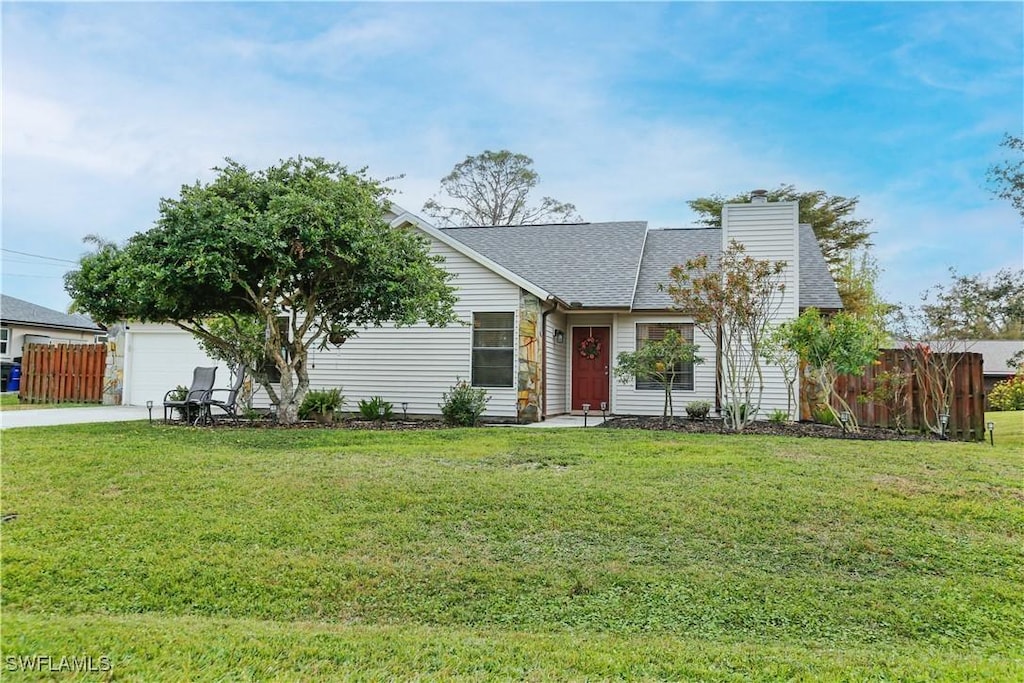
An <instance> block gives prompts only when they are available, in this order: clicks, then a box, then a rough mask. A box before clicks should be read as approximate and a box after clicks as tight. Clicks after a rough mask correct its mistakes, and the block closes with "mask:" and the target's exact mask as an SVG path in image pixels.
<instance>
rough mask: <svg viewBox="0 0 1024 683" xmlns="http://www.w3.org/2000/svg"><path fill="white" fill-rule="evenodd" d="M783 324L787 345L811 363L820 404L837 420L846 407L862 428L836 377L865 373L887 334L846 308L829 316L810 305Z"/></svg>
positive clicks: (783, 335) (851, 423) (854, 425)
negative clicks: (840, 389) (841, 391)
mask: <svg viewBox="0 0 1024 683" xmlns="http://www.w3.org/2000/svg"><path fill="white" fill-rule="evenodd" d="M781 327H782V332H781V335H782V339H783V340H784V342H783V343H784V345H785V346H786V348H788V349H790V350H792V351H793V352H794V353H796V355H797V356H798V357H799V358H800V360H801V361H803V362H804V363H806V364H807V366H808V369H809V370H810V372H811V375H812V377H813V379H814V381H815V383H816V384H817V389H818V399H819V400H820V401H821V405H820V407H821V408H823V409H827V410H828V411H829V412H830V413H831V414H832V417H833V419H834V420H835V421H837V422H838V421H840V412H841V411H846V412H847V413H849V416H850V420H851V422H850V428H851V429H852V430H853V431H858V426H857V416H856V413H855V412H854V411H853V410H852V408H851V407H850V404H849V403H847V402H846V400H845V399H844V398H843V397H842V396H841V395H840V394H839V392H837V391H836V380H838V379H839V376H840V375H853V376H857V377H859V376H860V375H862V374H864V369H865V368H866V367H867V366H868V365H871V364H872V363H874V362H875V360H876V359H877V358H878V346H879V344H880V343H882V342H883V341H884V335H883V334H882V333H881V332H880V330H878V328H876V327H874V326H873V325H872V324H871V322H870V321H868V320H866V319H864V318H859V317H857V316H855V315H851V314H849V313H845V312H841V313H836V314H835V315H832V316H827V317H826V316H823V315H822V314H821V313H820V312H819V311H818V309H816V308H808V309H807V310H805V311H804V312H803V313H801V314H800V316H799V317H798V318H796V319H795V320H789V321H787V322H785V323H783V324H782V326H781Z"/></svg>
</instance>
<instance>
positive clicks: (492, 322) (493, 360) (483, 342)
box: [472, 312, 516, 387]
mask: <svg viewBox="0 0 1024 683" xmlns="http://www.w3.org/2000/svg"><path fill="white" fill-rule="evenodd" d="M515 325H516V316H515V313H511V312H510V313H474V314H473V378H472V383H473V386H474V387H511V386H512V380H513V377H514V371H515V355H516V346H515V342H516V330H515Z"/></svg>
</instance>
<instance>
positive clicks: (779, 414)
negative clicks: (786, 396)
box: [768, 408, 789, 424]
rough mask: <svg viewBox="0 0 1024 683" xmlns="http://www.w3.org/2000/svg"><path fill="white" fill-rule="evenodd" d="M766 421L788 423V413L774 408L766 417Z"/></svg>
mask: <svg viewBox="0 0 1024 683" xmlns="http://www.w3.org/2000/svg"><path fill="white" fill-rule="evenodd" d="M768 420H769V421H771V422H778V423H779V424H782V423H783V422H789V412H788V411H786V410H783V409H782V408H776V409H775V410H773V411H772V412H771V414H770V415H769V416H768Z"/></svg>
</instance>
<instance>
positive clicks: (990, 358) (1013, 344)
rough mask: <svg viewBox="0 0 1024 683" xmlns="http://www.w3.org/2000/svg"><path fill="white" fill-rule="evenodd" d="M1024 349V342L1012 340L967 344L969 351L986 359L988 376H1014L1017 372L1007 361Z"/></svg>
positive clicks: (971, 342)
mask: <svg viewBox="0 0 1024 683" xmlns="http://www.w3.org/2000/svg"><path fill="white" fill-rule="evenodd" d="M1022 349H1024V341H1022V340H1020V339H1012V340H1010V341H997V340H989V339H986V340H984V341H969V342H967V350H968V351H971V352H972V353H980V354H981V355H982V357H983V358H984V361H985V364H984V369H985V374H986V375H1007V376H1009V375H1013V374H1014V373H1015V372H1016V371H1017V370H1016V368H1011V367H1010V366H1009V364H1008V362H1007V361H1009V360H1010V357H1011V356H1012V355H1013V354H1015V353H1018V352H1019V351H1021V350H1022Z"/></svg>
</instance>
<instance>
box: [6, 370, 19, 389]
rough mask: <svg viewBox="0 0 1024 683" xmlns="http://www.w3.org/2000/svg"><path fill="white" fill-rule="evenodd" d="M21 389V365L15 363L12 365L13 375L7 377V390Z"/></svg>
mask: <svg viewBox="0 0 1024 683" xmlns="http://www.w3.org/2000/svg"><path fill="white" fill-rule="evenodd" d="M19 389H21V366H20V365H18V364H17V363H15V364H14V365H12V366H11V376H10V377H8V378H7V391H18V390H19Z"/></svg>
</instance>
